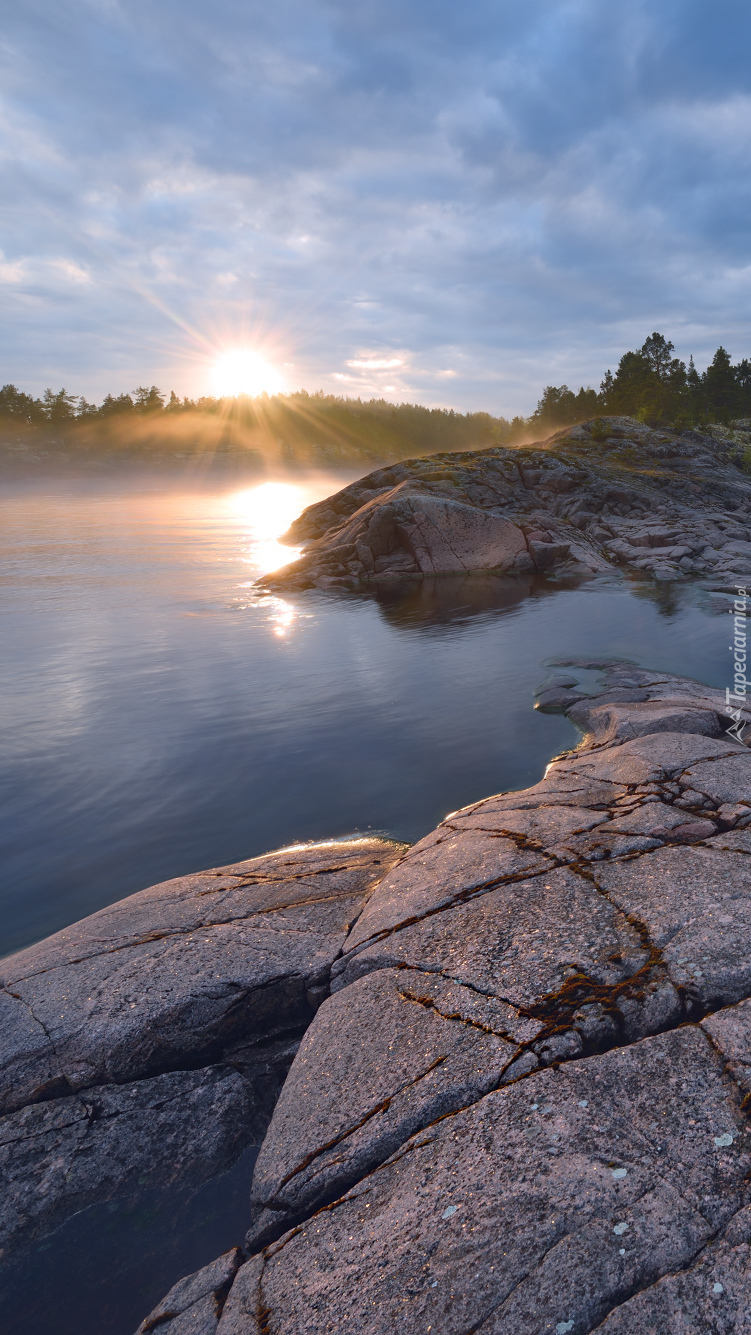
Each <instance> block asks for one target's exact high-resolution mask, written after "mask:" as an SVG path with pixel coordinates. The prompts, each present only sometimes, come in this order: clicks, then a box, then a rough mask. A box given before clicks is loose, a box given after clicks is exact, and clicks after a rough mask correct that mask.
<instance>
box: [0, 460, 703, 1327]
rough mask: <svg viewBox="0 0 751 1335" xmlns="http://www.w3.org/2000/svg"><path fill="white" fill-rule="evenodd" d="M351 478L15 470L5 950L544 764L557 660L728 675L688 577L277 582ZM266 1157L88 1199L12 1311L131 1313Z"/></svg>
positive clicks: (26, 1320)
mask: <svg viewBox="0 0 751 1335" xmlns="http://www.w3.org/2000/svg"><path fill="white" fill-rule="evenodd" d="M348 480H349V478H344V477H338V476H333V475H324V474H318V475H315V476H305V477H303V476H293V475H290V476H284V477H279V478H273V479H269V478H256V479H253V478H250V479H247V478H246V479H244V480H238V479H236V478H235V479H229V478H225V479H222V478H221V477H215V478H213V479H212V480H210V481H207V480H205V479H204V480H203V481H200V480H197V479H191V478H189V477H186V478H184V479H182V480H176V478H175V476H174V475H173V476H172V477H171V478H168V477H154V476H151V477H149V476H137V477H136V476H129V477H119V478H114V477H109V478H107V477H102V478H98V479H96V480H92V479H78V480H71V481H69V482H63V481H61V480H59V479H56V480H54V481H53V480H49V481H44V480H41V481H37V482H33V483H32V482H28V481H26V482H20V481H18V482H15V483H12V484H7V485H6V486H5V488H4V490H3V491H2V494H0V533H1V534H2V537H1V539H0V541H1V543H2V554H3V563H2V571H3V573H2V595H1V597H2V605H1V607H0V618H1V620H2V624H1V626H0V632H1V633H2V643H3V647H4V652H3V656H2V666H1V668H0V672H1V673H2V711H3V713H2V750H1V754H0V791H1V792H2V805H1V808H0V849H1V850H2V851H1V853H0V857H1V858H2V870H3V875H2V883H1V888H0V895H1V897H2V901H1V909H2V911H1V912H0V933H1V936H0V955H2V954H7V953H9V952H11V951H14V950H17V949H20V948H21V947H23V946H25V945H28V944H30V943H32V942H34V941H36V940H38V939H40V938H41V937H44V936H46V935H48V934H49V933H51V932H54V931H57V930H58V929H60V928H62V927H64V926H66V925H67V924H69V923H70V922H73V921H75V920H76V919H77V918H80V917H83V916H84V915H86V914H88V913H92V912H94V911H95V910H96V909H98V908H101V907H103V906H104V905H106V904H109V903H111V902H112V901H114V900H116V899H119V898H121V897H122V896H123V895H127V894H130V893H132V892H133V891H135V890H139V889H142V888H143V887H144V886H147V885H150V884H153V883H154V882H157V881H161V880H165V879H167V878H168V877H172V876H178V875H180V874H182V873H184V872H189V871H194V870H198V869H200V868H204V867H208V866H213V865H217V864H222V863H228V862H231V861H234V860H236V859H240V858H247V857H251V856H253V855H255V854H258V853H262V852H265V851H266V850H269V849H273V848H277V847H280V846H284V845H286V844H288V843H293V842H297V841H299V840H309V839H318V838H330V837H332V836H347V835H352V834H356V833H360V832H382V833H384V834H389V835H393V836H395V837H396V838H399V839H404V840H408V841H414V840H416V839H418V838H420V836H421V835H423V834H425V833H426V832H427V831H428V830H430V829H431V828H432V827H433V826H434V825H435V824H436V822H437V821H438V820H440V819H441V817H442V816H444V815H445V814H446V813H447V812H449V811H452V810H455V809H456V808H457V807H460V806H463V805H466V804H467V803H469V802H472V801H474V800H476V799H478V798H481V797H485V796H487V795H489V794H490V793H494V792H498V791H499V790H502V789H507V788H519V787H526V786H527V785H529V784H531V783H534V782H536V780H538V779H539V778H540V777H541V775H542V772H543V770H544V767H545V764H546V763H547V761H548V760H549V759H550V757H551V756H552V755H553V754H555V753H556V752H558V751H560V750H562V749H565V748H567V747H570V746H572V745H575V744H576V741H577V737H578V734H577V733H576V730H575V729H574V727H573V725H572V724H570V723H569V722H568V721H567V720H566V719H563V718H560V717H558V716H554V715H553V716H551V715H543V714H539V713H535V712H534V710H533V702H534V691H535V687H536V686H537V685H539V683H541V682H542V681H543V680H544V679H545V678H546V676H547V675H548V674H549V672H550V668H549V662H550V660H551V659H552V658H556V657H561V656H563V657H565V656H568V655H573V656H577V655H578V656H583V655H593V656H623V657H627V658H630V659H632V660H633V661H634V662H637V663H641V664H644V665H646V666H651V667H656V668H660V669H666V670H671V671H674V672H679V673H685V674H687V675H689V676H694V677H697V678H700V679H701V680H704V681H707V682H710V683H711V684H713V685H715V686H725V685H726V683H727V681H728V680H729V678H728V671H729V667H728V649H727V643H728V641H727V636H726V634H725V627H724V624H723V623H722V619H721V618H720V617H718V615H717V614H716V611H714V610H713V608H712V606H711V602H712V600H711V599H710V598H709V597H708V596H707V595H706V593H705V592H704V591H703V590H702V589H700V588H699V587H698V586H696V585H692V584H681V585H668V584H662V585H660V584H653V583H651V582H649V581H643V580H639V581H635V580H631V579H629V578H626V577H624V576H622V575H620V574H618V573H614V574H613V575H612V576H611V575H609V576H607V577H604V578H598V579H596V580H588V581H586V582H584V583H579V584H578V585H569V586H566V585H563V584H561V583H560V582H555V581H552V580H551V581H545V580H535V581H513V580H503V579H497V578H493V577H489V576H488V577H450V578H444V579H436V580H425V581H424V582H422V584H417V583H413V584H412V585H410V586H409V587H407V588H404V589H401V590H399V589H397V588H391V589H390V590H388V591H382V592H380V593H379V594H378V595H377V596H373V595H370V594H351V595H349V594H347V595H344V596H341V595H337V596H333V595H324V594H321V593H314V592H311V593H305V594H295V595H294V596H291V597H289V598H281V597H276V596H268V595H267V596H259V594H258V592H257V591H256V589H255V587H254V580H255V579H256V578H257V576H258V574H259V573H260V572H262V571H266V570H270V569H273V568H275V567H276V566H278V565H279V564H281V563H282V562H283V561H285V560H288V559H290V556H291V555H294V552H290V549H289V548H285V547H282V546H281V545H280V544H279V543H278V541H277V539H278V536H279V534H280V533H282V532H283V531H284V530H285V529H286V527H287V526H288V524H289V523H290V521H291V520H292V519H293V518H294V517H295V516H296V515H297V514H298V513H299V512H300V510H302V509H303V507H304V506H306V505H308V504H310V503H311V502H312V501H314V500H317V499H320V498H321V497H323V496H324V495H327V494H329V493H330V492H332V491H334V490H336V489H338V487H339V486H341V485H343V484H344V483H345V482H346V481H348ZM252 1159H253V1156H252V1153H251V1152H246V1155H245V1156H244V1159H243V1161H242V1162H241V1164H240V1165H239V1166H238V1168H237V1171H236V1172H234V1173H229V1174H226V1175H225V1177H224V1178H222V1179H217V1180H216V1181H215V1182H214V1183H209V1184H205V1185H204V1186H203V1187H202V1188H201V1189H200V1190H199V1191H194V1190H191V1189H190V1186H189V1184H187V1185H185V1186H184V1188H182V1189H181V1190H182V1195H181V1194H180V1190H177V1189H176V1190H175V1191H174V1192H173V1193H172V1194H171V1195H170V1194H165V1195H164V1196H162V1197H160V1198H159V1199H156V1198H155V1199H153V1200H152V1199H151V1198H150V1197H148V1195H147V1194H146V1193H145V1194H144V1198H143V1200H140V1201H138V1202H135V1203H134V1202H132V1201H129V1202H111V1203H109V1204H108V1206H106V1207H96V1209H95V1210H93V1211H87V1212H84V1214H82V1215H79V1216H77V1217H76V1219H74V1220H72V1221H70V1223H69V1224H68V1225H65V1226H64V1228H63V1229H61V1230H59V1231H58V1233H57V1234H55V1235H54V1236H53V1237H52V1238H50V1239H47V1241H46V1242H45V1243H43V1244H40V1245H39V1246H38V1247H34V1248H31V1249H30V1250H29V1253H28V1254H27V1256H26V1257H25V1258H24V1259H23V1261H22V1262H20V1263H19V1264H18V1265H16V1266H15V1267H14V1268H13V1270H12V1271H10V1272H8V1273H7V1274H6V1295H7V1298H8V1305H7V1308H6V1311H7V1312H8V1313H10V1317H9V1318H6V1325H5V1327H4V1329H5V1330H8V1331H10V1330H13V1331H14V1332H15V1331H18V1332H19V1335H21V1332H23V1335H31V1333H32V1332H33V1335H37V1332H38V1333H39V1335H41V1332H42V1331H45V1332H46V1331H48V1330H49V1329H50V1327H51V1324H53V1325H54V1329H55V1330H56V1332H57V1335H68V1332H69V1331H70V1332H71V1335H72V1333H73V1331H75V1332H76V1335H130V1332H132V1330H133V1329H134V1328H135V1325H136V1324H137V1322H138V1320H139V1319H140V1318H141V1317H142V1316H144V1315H145V1314H146V1312H147V1311H148V1310H149V1308H150V1306H152V1305H153V1303H154V1302H156V1301H157V1300H158V1299H159V1298H160V1297H161V1296H162V1295H163V1293H164V1292H165V1291H166V1289H167V1288H168V1287H169V1286H170V1285H171V1284H172V1283H174V1281H175V1280H176V1279H177V1278H179V1277H180V1275H182V1274H184V1273H185V1272H186V1270H189V1269H194V1268H196V1267H197V1266H199V1265H201V1264H204V1263H205V1262H206V1261H208V1260H210V1259H212V1258H213V1257H214V1256H215V1255H216V1254H217V1253H218V1252H220V1251H222V1250H224V1249H225V1248H226V1247H228V1246H230V1245H232V1244H233V1243H235V1242H240V1241H241V1239H242V1233H243V1230H244V1224H245V1219H246V1213H247V1205H246V1202H247V1191H248V1186H249V1180H250V1173H251V1171H252ZM166 1221H169V1227H167V1222H166ZM167 1234H169V1238H168V1241H166V1240H165V1238H166V1235H167ZM113 1258H115V1259H113ZM53 1316H54V1321H53V1322H52V1323H51V1318H52V1317H53ZM14 1323H15V1324H14Z"/></svg>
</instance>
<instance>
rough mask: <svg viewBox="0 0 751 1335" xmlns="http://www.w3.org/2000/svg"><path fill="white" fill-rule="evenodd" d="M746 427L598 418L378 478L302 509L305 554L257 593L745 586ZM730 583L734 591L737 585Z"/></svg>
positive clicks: (750, 448)
mask: <svg viewBox="0 0 751 1335" xmlns="http://www.w3.org/2000/svg"><path fill="white" fill-rule="evenodd" d="M750 427H751V423H750V422H748V421H745V420H744V421H743V422H738V423H735V424H733V426H732V427H723V426H713V427H708V428H706V429H705V431H704V432H703V433H700V432H697V431H684V432H682V433H680V434H678V433H675V432H671V431H655V430H652V429H651V428H649V427H647V426H644V425H642V424H641V423H640V422H637V421H636V420H635V419H634V418H630V417H608V418H605V419H599V418H598V419H595V420H593V421H591V422H585V423H583V424H581V425H579V426H576V427H573V428H570V429H567V430H565V431H559V432H557V433H556V434H555V435H553V436H551V437H550V438H549V439H547V440H544V441H541V442H540V443H538V444H534V445H527V446H523V447H516V446H514V447H509V448H500V447H497V448H492V449H486V450H477V451H467V452H461V453H451V454H436V455H430V456H426V457H423V458H418V459H411V460H406V461H404V462H401V463H397V464H393V465H391V466H390V467H388V468H379V469H377V470H376V471H375V472H373V473H370V474H368V475H367V477H363V478H360V479H359V480H358V481H356V482H353V483H351V484H350V485H349V486H347V487H344V488H343V489H342V490H341V491H339V492H337V493H336V494H335V495H334V496H330V497H328V498H327V499H326V500H324V501H321V502H319V503H318V504H317V505H312V506H309V508H308V509H307V510H305V511H304V512H303V514H302V515H301V516H300V518H299V519H297V520H296V521H295V523H294V524H293V525H292V527H291V528H290V529H289V531H288V533H287V534H285V536H284V538H283V539H282V541H284V542H288V543H290V544H292V545H295V546H302V547H303V555H302V556H301V557H300V558H299V559H298V560H296V561H293V562H292V563H291V564H289V565H287V566H285V567H283V568H282V569H281V570H278V571H275V572H274V573H273V574H271V575H267V576H265V577H264V578H263V579H262V580H261V581H260V585H261V586H262V587H265V588H268V589H280V590H283V589H305V588H320V589H342V590H344V589H359V588H368V587H372V586H377V585H378V584H381V583H389V582H393V581H394V580H406V579H420V578H424V577H425V576H427V575H440V574H450V573H456V572H461V571H480V570H483V571H485V570H491V571H495V572H497V573H498V574H503V575H514V574H517V575H530V574H535V573H556V574H560V575H562V576H587V575H591V574H595V573H597V572H598V571H602V570H608V569H610V568H612V567H613V566H624V567H627V568H632V569H634V570H639V571H642V572H645V573H647V574H649V575H651V576H653V577H654V578H656V579H659V580H677V579H681V578H684V577H686V576H689V575H694V576H695V575H697V574H700V575H703V576H705V577H706V576H713V577H715V578H718V579H719V580H720V581H721V584H722V586H723V587H724V586H725V585H727V584H730V585H732V584H733V583H735V582H740V583H743V582H744V580H746V579H747V578H751V528H750V527H749V525H750V524H751V467H750V461H751V432H750V431H749V428H750ZM736 576H737V580H736Z"/></svg>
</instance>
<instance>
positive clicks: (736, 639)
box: [725, 587, 748, 742]
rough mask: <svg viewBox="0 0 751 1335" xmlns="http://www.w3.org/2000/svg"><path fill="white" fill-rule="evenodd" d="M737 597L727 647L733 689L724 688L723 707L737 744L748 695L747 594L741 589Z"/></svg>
mask: <svg viewBox="0 0 751 1335" xmlns="http://www.w3.org/2000/svg"><path fill="white" fill-rule="evenodd" d="M737 593H738V597H737V598H736V599H735V601H734V603H733V606H732V607H731V608H730V609H729V611H730V615H731V617H732V618H733V643H732V644H731V645H729V646H728V648H729V649H730V652H731V654H732V655H733V689H732V691H731V690H729V688H728V687H727V686H726V687H725V706H726V711H727V713H728V714H729V715H730V717H731V718H732V719H734V720H735V721H734V723H733V726H732V727H731V728H728V734H732V736H734V737H737V739H738V741H739V742H742V741H743V729H744V728H745V727H747V726H748V725H747V723H746V722H745V721H744V719H743V716H742V714H741V710H742V709H743V707H744V706H745V704H746V696H747V693H748V680H747V677H746V617H747V613H746V604H747V601H748V594H747V592H746V590H745V588H743V587H739V588H738V590H737Z"/></svg>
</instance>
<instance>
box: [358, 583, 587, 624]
mask: <svg viewBox="0 0 751 1335" xmlns="http://www.w3.org/2000/svg"><path fill="white" fill-rule="evenodd" d="M581 579H582V577H581V576H580V577H579V578H576V577H572V578H571V579H567V580H564V579H558V580H557V581H556V582H555V584H551V583H550V582H549V581H547V580H544V579H541V578H540V577H539V576H537V575H513V576H504V575H493V574H483V573H478V574H471V575H440V576H434V577H432V578H428V577H426V578H424V579H408V578H407V579H403V580H399V581H398V582H397V581H390V582H389V583H383V584H379V585H377V586H376V588H375V591H374V597H375V600H376V602H377V605H378V609H379V611H380V612H381V614H382V616H383V617H384V619H385V620H387V621H389V622H390V623H391V624H392V625H395V626H400V627H403V628H404V629H410V628H411V629H413V630H419V629H420V628H422V627H430V626H442V625H446V626H448V625H455V624H456V623H457V622H461V621H469V620H471V619H472V618H473V617H476V616H481V615H482V614H483V613H485V612H496V613H499V612H500V613H502V612H510V611H512V610H513V608H515V607H518V606H519V605H520V604H521V603H523V602H524V601H525V599H527V598H530V597H535V598H545V597H549V596H550V595H551V594H554V593H555V592H557V591H558V590H560V589H562V588H576V587H577V586H578V585H579V584H580V583H581Z"/></svg>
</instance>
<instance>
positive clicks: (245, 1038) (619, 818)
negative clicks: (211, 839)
mask: <svg viewBox="0 0 751 1335" xmlns="http://www.w3.org/2000/svg"><path fill="white" fill-rule="evenodd" d="M562 666H564V671H563V672H560V673H559V674H558V675H557V677H554V678H553V679H552V680H551V681H550V682H549V683H548V686H547V689H546V690H545V691H544V692H543V694H542V695H541V697H540V704H541V707H542V708H545V709H558V710H564V711H565V712H566V713H567V714H568V715H569V717H570V718H572V719H573V720H574V721H575V722H576V723H577V725H578V726H579V727H580V728H581V729H582V731H583V733H584V734H585V739H584V742H583V743H582V745H581V746H580V747H579V748H578V749H577V750H575V751H572V752H570V753H566V754H564V755H562V756H559V757H557V758H556V759H555V760H553V761H552V762H551V764H550V765H549V767H548V769H547V771H546V774H545V776H544V778H543V779H542V780H541V782H540V783H538V784H536V785H535V786H534V787H532V788H530V789H527V790H525V791H522V792H514V793H505V794H500V795H498V796H495V797H490V798H488V799H486V800H484V801H482V802H478V803H475V804H474V805H472V806H471V807H468V808H466V809H464V810H462V811H458V812H455V813H453V814H452V815H451V816H448V817H447V818H446V819H445V820H444V821H443V822H442V823H441V825H440V826H439V827H438V828H437V829H436V830H435V831H433V832H432V833H431V834H430V835H428V836H427V837H426V838H425V839H423V840H421V841H420V842H419V843H418V844H416V845H415V846H414V847H412V848H410V849H405V848H404V847H399V846H396V845H392V844H388V843H386V842H383V841H378V840H367V841H362V842H360V843H345V844H329V845H318V846H313V847H308V848H300V849H293V850H283V851H282V852H280V853H276V854H271V855H269V856H268V857H267V858H261V859H255V860H253V861H252V862H249V863H243V864H238V865H235V866H233V867H229V868H221V869H216V870H214V871H210V872H206V873H200V874H198V875H196V876H193V877H186V878H183V879H181V880H179V881H175V882H169V883H167V884H166V885H163V886H158V887H154V888H153V889H152V890H147V891H144V892H142V894H140V895H134V896H132V897H131V898H130V899H128V900H125V901H123V902H122V903H120V904H116V905H113V906H112V908H110V909H107V910H104V911H103V912H102V913H100V914H95V915H94V916H93V917H92V918H89V919H86V920H85V921H84V922H82V923H79V924H76V925H75V926H74V927H72V928H70V929H68V931H67V932H63V933H59V934H58V935H57V936H56V937H53V938H50V940H49V941H46V942H42V943H40V944H39V945H38V946H35V947H32V948H31V949H30V950H28V951H24V952H21V953H20V954H19V955H16V956H14V957H11V958H10V959H9V960H6V961H4V962H3V965H2V983H3V988H2V992H0V1005H2V1006H3V1008H4V1013H5V1017H6V1018H5V1023H4V1026H3V1040H2V1071H3V1084H2V1088H3V1091H4V1093H3V1097H4V1104H3V1107H4V1109H5V1113H4V1116H3V1117H2V1118H1V1119H0V1130H1V1131H2V1145H3V1147H4V1148H3V1154H4V1156H5V1164H4V1172H5V1176H6V1180H8V1181H9V1182H10V1188H9V1190H8V1192H7V1194H6V1197H5V1199H4V1202H3V1207H2V1210H3V1220H4V1227H5V1230H6V1233H5V1236H6V1246H7V1247H12V1246H13V1245H17V1244H18V1242H19V1241H22V1240H23V1239H27V1238H28V1237H30V1236H40V1235H42V1234H43V1233H44V1232H45V1231H49V1230H50V1229H51V1228H52V1227H54V1226H55V1224H56V1223H57V1222H59V1221H60V1219H62V1218H63V1217H65V1216H66V1214H67V1213H69V1212H71V1211H72V1210H73V1209H80V1208H82V1207H83V1206H84V1205H85V1204H87V1203H90V1202H92V1201H93V1200H96V1199H102V1198H103V1196H104V1197H106V1194H107V1192H112V1191H113V1190H114V1189H115V1187H116V1186H117V1182H118V1181H119V1180H122V1179H123V1178H127V1177H128V1174H132V1173H133V1172H137V1171H141V1170H142V1169H143V1166H144V1164H145V1163H147V1162H149V1163H151V1164H152V1165H153V1166H154V1169H155V1170H156V1169H157V1168H158V1166H159V1165H160V1164H163V1163H165V1162H167V1163H170V1164H172V1163H174V1162H180V1161H181V1159H182V1160H183V1161H185V1160H187V1161H188V1163H189V1166H190V1171H195V1172H196V1173H205V1174H206V1175H209V1174H210V1173H211V1172H212V1171H215V1170H216V1166H217V1165H224V1164H227V1163H229V1162H231V1161H232V1159H233V1157H235V1156H236V1155H237V1154H238V1153H239V1151H240V1149H241V1148H242V1146H243V1145H244V1144H246V1143H248V1142H250V1141H252V1140H253V1139H256V1140H260V1139H261V1137H262V1136H263V1144H262V1147H261V1150H260V1154H259V1157H258V1161H257V1164H256V1171H255V1176H254V1182H253V1190H252V1200H251V1202H250V1203H249V1211H248V1223H249V1231H248V1235H247V1238H246V1240H245V1242H244V1245H243V1247H242V1248H240V1247H239V1246H238V1247H235V1248H233V1249H232V1250H231V1251H230V1252H228V1253H226V1254H225V1255H224V1256H222V1257H219V1258H218V1259H217V1260H216V1261H214V1262H212V1263H211V1264H210V1265H208V1266H206V1267H204V1269H203V1270H200V1271H198V1272H197V1273H196V1274H194V1275H190V1276H188V1277H187V1278H186V1279H184V1280H181V1281H180V1283H178V1284H177V1285H176V1286H175V1287H174V1288H173V1289H172V1290H171V1291H170V1293H169V1294H167V1296H166V1297H165V1299H164V1300H163V1301H162V1302H161V1303H160V1304H159V1305H158V1306H157V1308H156V1309H155V1310H154V1311H153V1312H152V1313H151V1314H150V1315H149V1316H148V1317H147V1318H146V1319H145V1320H144V1321H143V1323H142V1325H141V1326H140V1328H139V1331H140V1335H146V1332H147V1331H151V1330H158V1331H159V1332H160V1335H298V1333H299V1335H303V1332H304V1333H305V1335H319V1333H320V1335H324V1332H327V1333H328V1332H334V1331H342V1332H344V1331H347V1332H350V1331H355V1330H356V1331H358V1333H359V1332H363V1335H371V1333H372V1335H386V1332H392V1331H396V1330H398V1331H400V1332H402V1331H403V1332H405V1333H406V1335H413V1333H414V1335H418V1332H419V1333H420V1335H423V1332H426V1331H433V1332H441V1335H469V1333H470V1332H483V1335H538V1333H539V1332H555V1335H564V1332H565V1333H566V1335H568V1333H569V1332H570V1335H584V1333H585V1332H593V1331H597V1332H602V1335H651V1333H652V1332H654V1335H688V1333H689V1332H691V1335H695V1333H696V1332H699V1331H712V1332H716V1333H717V1335H731V1332H732V1333H733V1335H738V1333H739V1332H740V1331H742V1330H744V1329H745V1324H746V1323H747V1321H748V1312H749V1310H751V1303H750V1302H749V1297H750V1295H751V1184H750V1182H749V1175H750V1173H751V1137H750V1136H749V1121H748V1112H749V1105H751V753H750V752H749V750H748V749H747V748H746V747H745V746H744V745H743V744H742V743H740V742H739V741H737V740H736V739H735V738H734V737H732V736H730V735H729V733H728V731H727V729H728V726H729V724H730V722H731V720H730V719H729V717H728V716H727V714H726V712H725V700H724V694H723V693H720V692H717V691H713V690H710V689H709V688H707V687H704V686H702V685H701V684H699V683H696V682H693V681H691V680H689V679H686V678H678V677H673V676H670V675H667V674H663V673H658V672H649V671H644V670H641V669H637V668H635V667H633V666H632V665H630V664H627V663H622V662H611V663H592V662H590V661H581V662H577V663H569V664H567V665H562ZM593 668H596V669H598V671H599V672H600V673H601V686H600V688H599V689H598V690H597V691H596V692H595V693H591V692H588V691H587V690H586V689H585V688H584V687H582V686H580V685H579V684H578V683H579V682H580V681H581V680H582V679H583V678H587V676H588V674H590V673H591V670H592V669H593ZM580 669H586V670H587V671H586V672H585V673H583V674H580ZM743 717H744V719H745V720H748V721H751V713H749V711H744V712H743ZM290 1063H291V1065H290ZM160 1119H161V1120H160ZM165 1128H166V1130H165ZM165 1134H166V1135H167V1136H168V1137H171V1139H169V1141H168V1144H169V1152H168V1153H167V1154H166V1155H165V1153H164V1150H163V1137H164V1135H165ZM160 1138H162V1143H161V1144H160V1143H159V1141H160ZM191 1156H192V1158H191ZM118 1175H119V1177H118ZM97 1192H99V1193H100V1195H99V1196H97ZM239 1241H240V1240H239V1239H238V1242H239Z"/></svg>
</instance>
